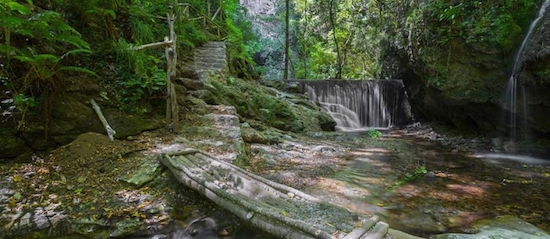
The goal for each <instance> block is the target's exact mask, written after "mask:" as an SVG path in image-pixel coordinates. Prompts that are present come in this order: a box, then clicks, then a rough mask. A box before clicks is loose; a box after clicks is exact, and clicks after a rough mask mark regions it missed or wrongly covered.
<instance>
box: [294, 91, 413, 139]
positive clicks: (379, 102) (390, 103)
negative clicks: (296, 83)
mask: <svg viewBox="0 0 550 239" xmlns="http://www.w3.org/2000/svg"><path fill="white" fill-rule="evenodd" d="M302 85H303V87H304V92H305V93H307V94H308V96H309V98H310V99H311V100H312V101H314V102H316V103H317V104H319V105H320V106H321V108H322V109H323V110H324V111H326V112H327V113H329V114H330V115H331V116H332V118H334V120H335V121H336V123H337V125H336V127H337V130H339V131H352V130H361V129H363V128H390V127H392V126H395V125H398V124H403V123H406V122H408V121H409V120H410V119H411V118H412V117H411V115H410V107H409V105H408V101H407V97H406V93H405V88H404V86H403V82H402V81H401V80H363V81H360V80H322V81H303V82H302Z"/></svg>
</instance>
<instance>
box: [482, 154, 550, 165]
mask: <svg viewBox="0 0 550 239" xmlns="http://www.w3.org/2000/svg"><path fill="white" fill-rule="evenodd" d="M474 157H476V158H482V159H487V160H491V161H493V162H495V163H499V162H500V161H501V160H508V161H515V162H519V163H524V164H537V165H550V159H542V158H536V157H532V156H527V155H518V154H498V153H488V154H475V155H474Z"/></svg>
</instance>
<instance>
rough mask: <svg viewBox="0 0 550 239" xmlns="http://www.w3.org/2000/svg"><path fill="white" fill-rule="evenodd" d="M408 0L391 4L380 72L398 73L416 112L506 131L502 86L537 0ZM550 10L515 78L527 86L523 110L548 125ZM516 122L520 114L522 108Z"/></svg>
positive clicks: (540, 126) (542, 127)
mask: <svg viewBox="0 0 550 239" xmlns="http://www.w3.org/2000/svg"><path fill="white" fill-rule="evenodd" d="M527 2H529V1H525V2H523V3H521V2H519V1H512V2H511V3H510V4H493V5H490V4H491V3H490V2H487V3H485V2H483V3H482V2H479V1H474V2H466V1H452V2H446V1H413V2H410V3H407V4H401V5H398V6H396V7H395V8H394V10H393V11H392V13H391V14H389V18H390V19H391V21H394V22H395V23H396V24H394V27H388V28H387V29H386V34H387V35H388V38H387V39H388V40H387V42H386V44H385V45H384V46H383V47H384V48H385V49H384V52H385V54H384V57H383V58H382V59H381V66H382V67H381V68H382V70H381V72H380V75H381V76H384V77H394V78H400V79H403V80H404V82H405V85H406V86H407V89H408V90H409V97H410V99H411V101H412V105H413V108H414V110H415V111H416V114H417V115H422V116H424V117H426V118H427V119H429V120H434V121H439V122H446V123H450V124H452V125H454V126H458V127H469V128H481V129H484V130H487V131H501V132H507V131H508V130H509V129H508V127H509V126H510V124H509V122H508V121H509V119H510V112H509V111H508V110H506V109H505V108H506V106H505V105H506V102H505V101H506V100H507V99H506V97H505V96H504V94H505V89H506V85H507V83H508V80H509V78H510V74H511V71H512V66H513V64H514V57H515V54H516V51H517V50H518V48H519V46H520V43H521V41H522V39H523V37H524V33H525V32H526V31H527V28H528V26H529V23H530V21H531V19H533V16H535V15H536V13H537V11H538V6H537V5H536V4H534V3H532V4H528V3H527ZM549 18H550V17H549V16H545V18H544V19H543V20H542V21H541V24H539V26H538V27H537V32H534V33H533V36H536V37H533V38H532V39H531V40H530V41H529V44H528V45H529V46H528V47H527V49H528V50H527V51H526V52H527V53H526V55H525V57H524V58H523V59H522V60H523V61H524V62H525V63H524V64H523V68H522V70H521V71H520V78H519V79H520V81H519V82H520V84H521V85H525V86H527V91H526V92H527V93H526V95H527V98H528V99H529V100H528V103H529V107H528V108H529V109H528V111H529V112H530V114H529V115H528V116H527V117H526V118H527V119H526V120H527V121H528V122H529V123H530V126H531V127H532V128H533V129H535V130H536V131H539V132H543V133H548V132H550V123H549V121H548V120H546V119H547V118H548V116H550V114H549V109H550V108H549V105H550V104H549V103H550V94H544V92H548V87H549V86H550V80H549V79H550V64H548V63H550V55H549V54H548V53H549V52H550V48H548V46H545V45H547V44H544V43H545V39H548V38H549V37H550V26H547V25H549V24H550V20H549ZM518 117H520V118H519V119H518V122H521V121H523V120H525V117H524V116H519V115H518Z"/></svg>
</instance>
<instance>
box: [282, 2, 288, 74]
mask: <svg viewBox="0 0 550 239" xmlns="http://www.w3.org/2000/svg"><path fill="white" fill-rule="evenodd" d="M285 8H286V14H285V69H284V71H285V72H284V73H283V79H284V80H288V71H289V65H288V64H289V62H290V61H289V57H290V56H289V53H290V46H289V45H290V0H285Z"/></svg>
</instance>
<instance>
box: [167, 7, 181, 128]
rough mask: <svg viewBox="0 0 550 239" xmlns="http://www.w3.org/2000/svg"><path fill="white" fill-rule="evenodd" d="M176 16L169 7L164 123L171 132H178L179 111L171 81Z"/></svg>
mask: <svg viewBox="0 0 550 239" xmlns="http://www.w3.org/2000/svg"><path fill="white" fill-rule="evenodd" d="M175 18H176V16H175V15H174V7H173V6H170V12H169V13H168V14H167V19H168V27H169V28H170V41H171V42H172V45H171V46H170V47H167V48H166V61H167V63H168V69H167V70H166V73H167V74H166V89H167V93H168V94H167V97H166V121H167V122H172V130H174V132H178V131H179V109H178V101H177V99H176V90H175V87H174V85H173V83H172V79H174V78H175V77H176V66H177V61H178V60H177V58H178V54H177V51H176V32H175V31H174V21H175V20H176V19H175Z"/></svg>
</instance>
